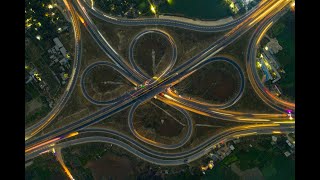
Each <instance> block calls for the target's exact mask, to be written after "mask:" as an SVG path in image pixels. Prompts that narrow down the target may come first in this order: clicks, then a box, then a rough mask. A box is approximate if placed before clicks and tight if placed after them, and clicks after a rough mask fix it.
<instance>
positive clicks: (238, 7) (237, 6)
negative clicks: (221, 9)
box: [234, 3, 241, 11]
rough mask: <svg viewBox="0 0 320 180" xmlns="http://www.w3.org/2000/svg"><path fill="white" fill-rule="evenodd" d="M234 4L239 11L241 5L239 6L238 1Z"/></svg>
mask: <svg viewBox="0 0 320 180" xmlns="http://www.w3.org/2000/svg"><path fill="white" fill-rule="evenodd" d="M234 6H235V7H236V9H237V11H239V10H240V9H241V7H240V6H239V4H238V3H235V4H234Z"/></svg>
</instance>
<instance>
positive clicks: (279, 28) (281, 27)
mask: <svg viewBox="0 0 320 180" xmlns="http://www.w3.org/2000/svg"><path fill="white" fill-rule="evenodd" d="M268 34H270V35H269V36H270V37H272V38H273V37H275V38H277V40H278V42H279V44H280V46H282V48H283V49H282V50H281V51H279V52H278V53H277V54H275V57H276V58H277V60H278V62H279V63H280V65H281V66H282V67H283V68H284V70H285V72H286V73H285V74H284V75H281V76H282V78H281V79H280V80H279V81H278V83H279V85H280V87H281V89H282V91H283V94H284V96H288V97H289V98H290V99H293V100H294V97H295V14H294V13H293V12H291V11H290V12H287V13H286V14H285V15H284V16H283V17H281V18H280V19H279V21H278V22H277V23H276V24H275V25H274V26H272V28H271V29H270V30H269V32H268Z"/></svg>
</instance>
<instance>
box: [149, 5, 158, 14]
mask: <svg viewBox="0 0 320 180" xmlns="http://www.w3.org/2000/svg"><path fill="white" fill-rule="evenodd" d="M150 10H151V12H152V13H153V14H157V11H156V7H155V6H154V5H153V4H150Z"/></svg>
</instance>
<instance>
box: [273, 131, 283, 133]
mask: <svg viewBox="0 0 320 180" xmlns="http://www.w3.org/2000/svg"><path fill="white" fill-rule="evenodd" d="M272 133H273V134H281V133H282V132H281V131H272Z"/></svg>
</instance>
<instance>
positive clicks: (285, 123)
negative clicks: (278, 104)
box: [274, 121, 295, 124]
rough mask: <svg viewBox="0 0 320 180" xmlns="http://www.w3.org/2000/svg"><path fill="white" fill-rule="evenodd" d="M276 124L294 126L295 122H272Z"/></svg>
mask: <svg viewBox="0 0 320 180" xmlns="http://www.w3.org/2000/svg"><path fill="white" fill-rule="evenodd" d="M274 123H276V124H295V121H283V122H274Z"/></svg>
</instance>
